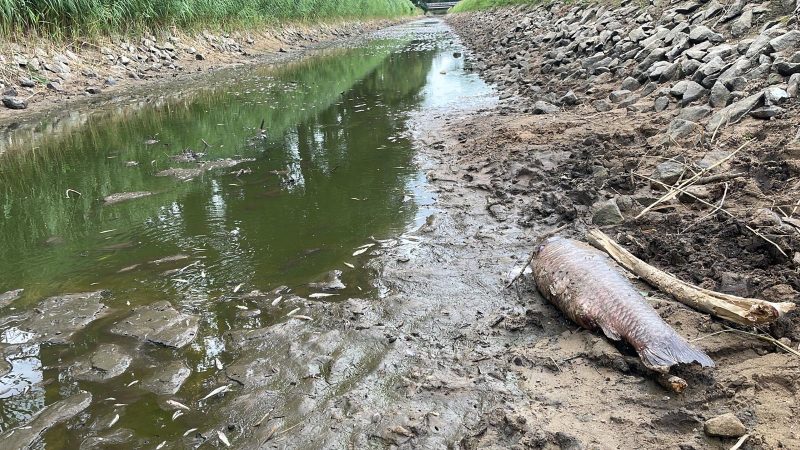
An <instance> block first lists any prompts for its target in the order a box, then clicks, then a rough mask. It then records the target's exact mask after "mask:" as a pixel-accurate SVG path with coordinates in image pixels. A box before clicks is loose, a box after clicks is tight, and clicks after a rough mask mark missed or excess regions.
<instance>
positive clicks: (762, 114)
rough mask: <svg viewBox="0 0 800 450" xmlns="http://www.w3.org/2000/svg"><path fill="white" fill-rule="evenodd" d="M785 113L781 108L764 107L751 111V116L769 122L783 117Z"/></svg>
mask: <svg viewBox="0 0 800 450" xmlns="http://www.w3.org/2000/svg"><path fill="white" fill-rule="evenodd" d="M785 112H786V110H785V109H783V108H781V107H780V106H764V107H761V108H756V109H754V110H752V111H750V116H752V117H755V118H756V119H763V120H769V119H772V118H773V117H778V116H780V115H783V113H785Z"/></svg>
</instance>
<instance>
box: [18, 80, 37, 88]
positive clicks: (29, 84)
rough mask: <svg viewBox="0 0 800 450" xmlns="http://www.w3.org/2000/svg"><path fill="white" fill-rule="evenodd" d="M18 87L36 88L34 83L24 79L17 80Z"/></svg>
mask: <svg viewBox="0 0 800 450" xmlns="http://www.w3.org/2000/svg"><path fill="white" fill-rule="evenodd" d="M19 85H20V86H22V87H26V88H32V87H36V83H35V82H34V81H33V80H31V79H30V78H25V77H22V78H20V79H19Z"/></svg>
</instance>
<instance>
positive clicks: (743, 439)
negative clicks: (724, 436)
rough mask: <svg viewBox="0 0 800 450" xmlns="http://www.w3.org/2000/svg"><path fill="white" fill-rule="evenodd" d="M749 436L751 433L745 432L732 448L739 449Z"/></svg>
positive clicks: (732, 449)
mask: <svg viewBox="0 0 800 450" xmlns="http://www.w3.org/2000/svg"><path fill="white" fill-rule="evenodd" d="M749 438H750V435H749V434H745V435H744V436H742V437H740V438H739V440H738V441H736V444H734V445H733V447H731V450H739V449H740V448H741V447H742V445H743V444H744V443H745V442H747V440H748V439H749Z"/></svg>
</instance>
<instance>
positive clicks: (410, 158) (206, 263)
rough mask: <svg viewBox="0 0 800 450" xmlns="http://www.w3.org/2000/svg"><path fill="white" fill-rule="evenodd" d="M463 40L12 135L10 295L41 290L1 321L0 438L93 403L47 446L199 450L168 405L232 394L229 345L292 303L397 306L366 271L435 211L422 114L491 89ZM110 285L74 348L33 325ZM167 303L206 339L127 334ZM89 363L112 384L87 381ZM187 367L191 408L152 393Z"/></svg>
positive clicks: (227, 84) (262, 76)
mask: <svg viewBox="0 0 800 450" xmlns="http://www.w3.org/2000/svg"><path fill="white" fill-rule="evenodd" d="M449 33H450V32H449V30H447V29H445V28H444V27H443V26H442V25H441V24H440V23H438V22H418V23H416V24H415V25H411V26H405V27H400V29H399V30H395V31H393V32H392V33H389V35H388V36H381V35H379V36H377V37H376V39H373V40H371V41H369V42H367V43H364V44H362V45H358V46H355V47H348V48H331V49H328V50H325V51H321V52H319V53H318V54H315V55H313V56H310V57H307V58H305V59H302V60H299V61H295V62H291V63H286V64H281V65H271V66H264V67H258V66H256V67H246V68H240V69H234V70H226V71H222V72H218V73H216V74H213V75H210V76H208V77H206V78H201V79H196V82H197V83H198V84H199V85H198V86H192V87H191V88H190V89H189V88H187V89H181V91H180V92H177V91H176V90H175V89H172V90H171V91H168V92H167V91H165V92H161V93H153V94H151V95H148V96H147V99H146V100H143V101H141V102H140V103H139V104H132V105H111V106H108V105H106V106H104V107H103V108H102V109H99V110H97V111H93V112H85V113H80V112H72V113H70V114H67V115H66V116H58V117H53V118H47V119H44V120H42V121H41V122H40V123H38V124H37V125H36V126H35V127H33V128H30V129H25V130H20V131H17V132H15V133H12V134H7V135H6V137H5V139H4V143H3V150H4V153H3V154H2V155H0V293H3V292H6V291H10V290H14V289H24V293H23V294H22V295H21V297H20V298H18V299H15V300H13V301H11V302H9V303H8V304H6V305H2V306H3V307H2V309H0V327H1V328H0V332H1V334H0V337H1V339H0V353H2V354H3V358H4V363H3V365H0V432H2V431H6V432H8V431H7V430H11V429H13V428H15V427H19V426H23V425H25V424H26V423H27V422H28V421H29V420H31V418H32V417H33V416H34V415H36V414H37V413H38V412H39V411H41V410H43V408H45V407H46V406H48V405H52V404H54V403H56V402H58V401H59V400H62V399H65V398H68V397H69V396H70V395H73V394H75V393H77V392H80V391H87V392H89V393H91V394H92V402H91V405H90V406H89V407H88V408H86V409H85V410H83V411H82V412H81V413H80V414H76V415H75V417H69V418H67V419H66V420H62V421H60V422H59V423H56V424H53V426H52V427H50V428H49V430H48V431H46V432H44V434H43V435H42V437H41V438H40V439H39V440H37V441H36V443H35V445H36V446H38V447H37V448H156V447H157V446H158V445H159V444H161V443H164V445H163V446H162V447H161V448H182V447H180V446H177V447H176V446H174V445H173V443H174V442H176V441H177V440H178V439H179V438H182V437H185V436H186V433H187V430H192V429H193V428H196V429H201V430H202V429H204V427H205V426H206V425H208V424H207V423H206V422H207V421H208V420H209V418H208V416H207V415H206V414H205V413H203V412H202V411H200V410H197V409H195V408H191V410H187V411H183V410H181V409H178V410H175V411H173V410H172V409H170V408H168V407H165V401H167V400H169V399H183V400H182V402H186V403H189V400H187V399H199V398H201V397H203V396H204V395H206V394H207V393H208V392H209V391H210V390H211V389H212V388H214V387H215V386H218V385H220V380H223V381H225V382H227V383H233V381H231V380H230V378H231V377H230V375H228V376H227V378H229V379H226V376H225V374H224V371H223V368H224V367H225V366H226V365H228V364H229V363H230V362H231V360H232V358H233V356H232V355H235V354H236V350H237V349H235V348H230V347H231V344H230V342H229V341H228V340H226V339H225V334H226V333H228V332H231V331H236V330H248V329H260V328H263V327H268V326H270V325H271V324H275V323H278V322H281V321H285V320H287V315H290V316H291V315H292V314H295V315H297V313H296V310H297V309H298V308H295V303H291V302H287V301H286V300H281V298H288V297H291V296H293V298H302V299H313V301H326V302H330V301H334V302H335V301H340V300H343V299H346V298H348V297H360V298H370V297H372V298H378V297H380V292H379V291H380V289H379V287H378V286H376V285H375V284H374V283H372V278H373V275H374V274H373V273H372V272H371V271H370V270H369V269H367V267H368V260H369V258H370V257H372V256H373V255H376V254H380V247H381V245H386V243H387V242H388V243H397V242H401V241H404V240H405V241H413V240H415V239H416V237H414V234H413V231H414V230H415V229H417V228H419V227H421V226H423V225H424V224H425V221H426V218H427V217H428V216H429V215H430V214H432V213H433V211H434V210H433V209H432V208H433V201H434V196H433V195H432V194H431V193H430V192H428V191H427V190H426V186H425V177H424V174H422V173H420V171H419V170H418V169H417V168H416V166H415V164H414V158H415V156H414V147H413V141H412V138H411V135H410V130H409V120H410V117H411V116H412V115H413V114H415V112H418V111H419V110H420V109H424V108H454V107H458V105H459V104H460V103H462V102H464V101H466V100H468V99H470V98H477V97H481V96H484V95H486V94H487V92H488V90H487V88H486V86H485V85H483V84H482V83H481V82H480V80H479V79H477V78H476V77H475V76H474V75H469V74H467V73H466V72H465V71H464V68H463V65H464V63H463V58H460V55H458V53H455V55H454V51H456V50H457V51H461V49H460V47H458V45H457V44H453V43H452V41H451V39H452V36H450V34H449ZM315 283H317V284H315ZM99 290H103V291H104V293H103V299H102V303H103V305H104V306H105V309H104V312H103V314H98V317H97V318H96V320H91V321H90V323H88V324H87V325H86V326H85V327H83V328H81V329H79V330H77V331H76V332H75V334H74V335H72V336H71V337H69V339H67V341H66V342H57V343H56V342H55V341H45V340H43V339H42V338H40V337H39V338H37V335H41V334H46V333H47V332H48V331H50V330H42V329H30V328H26V326H25V324H27V323H31V322H30V321H31V320H33V319H32V317H36V316H37V315H40V314H42V313H43V312H42V311H41V310H40V309H39V306H38V305H40V302H41V301H42V300H43V299H45V298H47V297H52V296H58V295H62V294H67V293H77V292H92V291H99ZM160 301H167V302H169V304H170V305H171V306H172V307H173V308H174V309H175V310H176V311H178V312H179V313H181V314H185V315H186V316H187V317H195V318H197V320H198V327H197V332H196V336H195V337H194V338H193V339H192V340H191V343H190V344H188V345H185V346H178V347H175V346H171V345H157V344H158V343H155V344H154V342H152V341H148V338H147V337H145V339H144V340H139V341H137V340H136V339H135V338H132V337H130V336H123V335H120V334H119V333H113V332H111V330H112V329H113V328H114V326H115V324H118V323H120V322H121V321H124V320H125V318H126V317H127V316H129V315H130V314H131V311H132V310H136V308H138V307H142V306H147V305H151V304H154V303H155V302H160ZM293 310H295V311H293ZM59 313H61V312H59ZM64 314H65V315H66V316H65V318H66V319H69V320H72V318H71V317H69V315H70V311H66V312H64ZM297 317H302V316H299V315H298V316H297ZM187 323H188V322H187ZM59 332H60V331H59ZM108 344H114V345H115V346H117V347H115V348H118V349H122V350H124V351H123V352H122V353H115V352H111V353H110V354H103V353H99V356H103V357H106V359H112V360H114V359H120V358H121V357H120V355H121V354H125V355H128V356H129V357H130V359H131V361H130V363H129V364H126V365H125V367H124V368H123V371H122V373H121V374H114V375H113V376H109V375H112V373H111V372H110V370H112V369H108V368H103V367H101V366H102V364H103V363H98V362H96V360H99V356H97V355H98V353H97V352H98V351H99V350H98V349H105V350H103V351H106V350H107V349H108V347H107V345H108ZM93 352H94V353H93ZM86 355H95V356H94V357H93V358H95V359H91V358H90V361H95V362H92V363H91V364H94V365H95V366H93V370H94V371H95V372H97V373H99V374H100V375H101V379H100V380H97V379H95V380H92V379H89V380H87V379H82V378H81V377H80V376H76V373H77V372H76V370H77V369H76V368H75V367H76V364H77V363H76V361H81V360H82V358H83V359H85V358H87V356H86ZM176 362H177V363H180V364H179V365H180V366H183V367H185V369H186V370H185V372H186V374H187V375H186V376H184V377H181V378H183V379H182V380H181V381H182V382H181V383H180V386H179V390H178V391H177V393H176V394H173V395H164V394H163V393H157V392H153V390H152V389H151V390H148V389H145V388H143V387H142V384H144V383H145V381H146V380H147V379H148V377H149V378H152V375H153V373H154V372H155V371H157V370H159V369H161V368H163V367H164V366H168V365H169V364H172V363H176ZM111 363H115V361H111ZM106 377H107V378H106ZM234 381H235V382H239V383H241V381H238V380H234ZM176 401H180V400H176ZM201 403H202V401H201ZM177 411H181V413H180V414H177ZM176 414H177V417H176ZM15 431H16V432H18V433H22V431H18V430H14V431H12V433H13V432H15ZM17 436H19V435H17ZM12 437H13V435H12Z"/></svg>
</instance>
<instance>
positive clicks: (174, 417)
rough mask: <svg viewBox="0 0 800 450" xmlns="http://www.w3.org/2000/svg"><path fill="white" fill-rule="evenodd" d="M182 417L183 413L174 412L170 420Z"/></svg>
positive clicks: (179, 411) (180, 411)
mask: <svg viewBox="0 0 800 450" xmlns="http://www.w3.org/2000/svg"><path fill="white" fill-rule="evenodd" d="M182 415H183V411H182V410H180V409H179V410H177V411H175V412H174V413H172V420H175V419H177V418H178V417H180V416H182Z"/></svg>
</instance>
